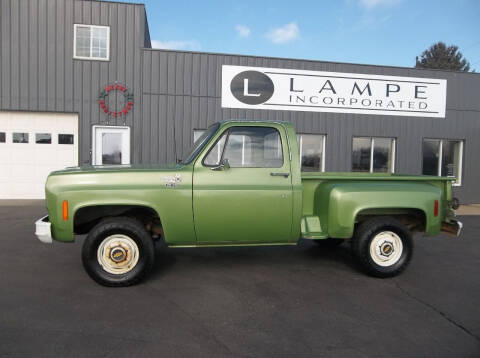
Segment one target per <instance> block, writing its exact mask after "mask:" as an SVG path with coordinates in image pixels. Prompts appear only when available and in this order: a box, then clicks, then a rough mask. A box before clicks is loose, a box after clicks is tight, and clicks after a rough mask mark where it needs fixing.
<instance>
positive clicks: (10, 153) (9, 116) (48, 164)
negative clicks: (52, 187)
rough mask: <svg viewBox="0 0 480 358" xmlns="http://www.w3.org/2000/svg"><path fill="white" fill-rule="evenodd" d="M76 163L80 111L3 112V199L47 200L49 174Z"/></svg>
mask: <svg viewBox="0 0 480 358" xmlns="http://www.w3.org/2000/svg"><path fill="white" fill-rule="evenodd" d="M76 165H78V116H77V115H76V114H70V113H33V112H1V111H0V199H43V198H44V197H45V192H44V191H45V180H46V178H47V176H48V174H49V173H50V172H51V171H53V170H58V169H63V168H65V167H71V166H76Z"/></svg>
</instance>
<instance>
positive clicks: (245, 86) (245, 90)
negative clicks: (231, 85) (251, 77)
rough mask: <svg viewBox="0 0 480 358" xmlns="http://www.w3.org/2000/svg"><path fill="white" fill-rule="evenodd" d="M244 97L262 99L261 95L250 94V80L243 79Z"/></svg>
mask: <svg viewBox="0 0 480 358" xmlns="http://www.w3.org/2000/svg"><path fill="white" fill-rule="evenodd" d="M243 95H244V96H245V97H247V96H249V97H260V96H261V93H248V78H244V79H243Z"/></svg>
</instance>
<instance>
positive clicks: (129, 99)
mask: <svg viewBox="0 0 480 358" xmlns="http://www.w3.org/2000/svg"><path fill="white" fill-rule="evenodd" d="M114 91H119V92H120V93H122V94H123V97H124V99H125V105H124V106H123V108H122V109H121V110H120V111H117V110H113V109H111V108H109V107H108V106H107V104H106V100H107V97H108V96H109V95H110V93H113V92H114ZM98 104H99V106H100V109H101V110H102V111H103V112H104V113H106V115H107V116H109V117H110V116H113V117H114V118H117V117H122V116H126V115H127V114H128V112H130V110H131V109H132V107H133V93H131V92H129V91H128V88H127V87H126V86H123V85H121V84H118V83H115V84H111V85H106V86H105V88H104V89H103V90H102V91H101V92H100V95H99V96H98Z"/></svg>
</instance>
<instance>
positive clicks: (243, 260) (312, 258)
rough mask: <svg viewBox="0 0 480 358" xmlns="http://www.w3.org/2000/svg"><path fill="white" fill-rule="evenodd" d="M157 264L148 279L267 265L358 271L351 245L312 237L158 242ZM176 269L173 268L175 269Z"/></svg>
mask: <svg viewBox="0 0 480 358" xmlns="http://www.w3.org/2000/svg"><path fill="white" fill-rule="evenodd" d="M155 254H156V256H155V264H154V267H153V269H152V272H151V273H150V275H149V278H148V280H149V281H153V280H155V279H156V278H159V277H162V276H165V275H167V274H169V273H170V272H171V273H174V272H177V273H178V272H180V271H192V272H199V271H203V272H205V271H206V270H211V272H217V270H222V271H223V272H224V271H225V269H226V268H228V270H233V271H238V270H244V269H245V267H253V268H255V267H257V268H261V269H262V268H265V267H267V268H268V269H269V270H270V271H272V273H274V271H278V272H281V271H284V270H288V271H292V270H293V271H311V272H314V271H317V270H321V271H322V272H325V271H329V272H331V271H338V270H340V271H350V272H351V271H358V270H359V268H358V267H357V265H356V263H355V262H354V260H353V257H352V255H351V252H350V244H349V243H348V242H346V243H343V244H342V245H340V246H337V247H328V246H322V245H317V244H316V243H314V242H311V241H309V240H300V241H299V243H298V244H297V245H296V246H255V247H253V246H250V247H205V248H168V247H167V246H166V245H165V244H164V243H156V253H155ZM173 269H174V270H173Z"/></svg>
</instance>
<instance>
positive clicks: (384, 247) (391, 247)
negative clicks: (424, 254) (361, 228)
mask: <svg viewBox="0 0 480 358" xmlns="http://www.w3.org/2000/svg"><path fill="white" fill-rule="evenodd" d="M402 253H403V243H402V239H401V238H400V236H398V235H397V234H396V233H394V232H393V231H382V232H379V233H378V234H376V235H375V236H374V238H373V239H372V241H371V242H370V257H371V258H372V260H373V262H375V263H376V264H377V265H379V266H383V267H385V266H392V265H394V264H396V263H397V262H398V260H400V257H402Z"/></svg>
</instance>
